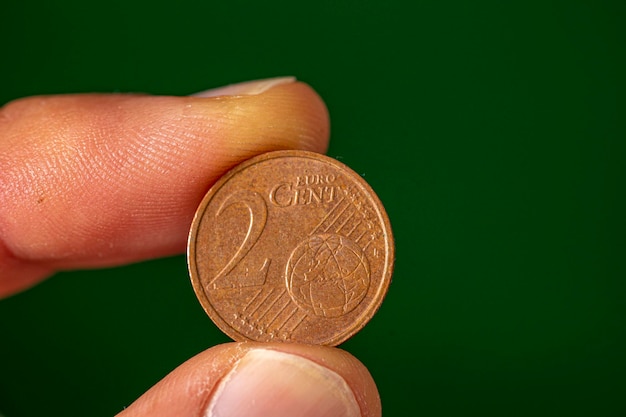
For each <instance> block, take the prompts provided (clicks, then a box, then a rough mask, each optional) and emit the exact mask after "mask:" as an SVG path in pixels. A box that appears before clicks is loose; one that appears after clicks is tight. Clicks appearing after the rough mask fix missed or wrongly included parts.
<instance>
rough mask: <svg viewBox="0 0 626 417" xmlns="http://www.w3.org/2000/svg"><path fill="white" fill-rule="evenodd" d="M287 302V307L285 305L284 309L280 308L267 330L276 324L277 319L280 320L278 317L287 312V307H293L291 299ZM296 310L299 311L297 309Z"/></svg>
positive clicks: (268, 324)
mask: <svg viewBox="0 0 626 417" xmlns="http://www.w3.org/2000/svg"><path fill="white" fill-rule="evenodd" d="M286 301H287V302H286V303H285V305H284V306H282V307H281V308H280V310H278V312H277V313H276V314H274V317H272V319H271V320H270V321H269V323H267V328H268V329H269V328H270V327H271V326H272V324H274V322H275V321H276V319H277V318H278V316H280V315H281V314H282V313H283V311H285V310H286V309H287V307H289V306H290V305H292V301H291V300H290V299H287V300H286ZM296 309H297V307H296Z"/></svg>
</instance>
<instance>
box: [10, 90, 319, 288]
mask: <svg viewBox="0 0 626 417" xmlns="http://www.w3.org/2000/svg"><path fill="white" fill-rule="evenodd" d="M327 141H328V115H327V111H326V107H325V106H324V104H323V102H322V101H321V99H320V98H319V97H318V95H317V94H316V93H315V92H314V91H313V90H312V89H311V88H310V87H308V86H307V85H306V84H303V83H299V82H296V81H295V80H294V79H292V78H278V79H270V80H262V81H256V82H248V83H243V84H239V85H234V86H229V87H226V88H222V89H218V90H214V91H209V92H204V93H200V94H198V95H197V96H195V97H153V96H139V95H122V94H113V95H104V94H86V95H68V96H49V97H32V98H27V99H21V100H18V101H15V102H13V103H9V104H8V105H6V106H5V107H3V108H1V109H0V297H2V296H3V295H8V294H10V293H12V292H15V291H18V290H19V289H22V288H25V287H27V286H29V285H32V284H33V283H35V282H37V281H39V280H41V279H43V278H44V277H46V276H48V275H50V274H51V273H52V272H54V271H55V270H58V269H67V268H84V267H99V266H111V265H119V264H122V263H127V262H134V261H139V260H143V259H147V258H153V257H160V256H166V255H172V254H176V253H180V252H183V251H184V248H185V241H186V238H187V234H188V230H189V225H190V223H191V219H192V217H193V213H194V211H195V209H196V207H197V206H198V204H199V202H200V200H201V199H202V196H203V195H204V193H205V192H206V191H207V189H208V188H209V187H210V186H211V185H212V183H213V182H214V181H215V180H216V179H217V178H218V177H219V176H221V175H222V174H223V173H224V172H225V171H226V170H228V169H229V168H231V167H232V166H234V165H236V164H237V163H239V162H242V161H243V160H245V159H248V158H250V157H252V156H254V155H256V154H259V153H262V152H267V151H271V150H278V149H307V150H313V151H317V152H323V151H325V150H326V146H327Z"/></svg>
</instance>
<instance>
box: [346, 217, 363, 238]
mask: <svg viewBox="0 0 626 417" xmlns="http://www.w3.org/2000/svg"><path fill="white" fill-rule="evenodd" d="M361 223H363V220H359V221H358V222H357V223H356V224H355V225H354V227H352V229H350V231H349V232H348V233H346V236H347V237H350V236H351V235H352V233H354V231H355V230H356V228H357V227H359V225H360V224H361Z"/></svg>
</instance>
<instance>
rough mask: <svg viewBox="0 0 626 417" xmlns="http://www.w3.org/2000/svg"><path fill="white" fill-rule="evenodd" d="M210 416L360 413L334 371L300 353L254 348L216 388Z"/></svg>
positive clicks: (330, 416) (311, 416) (332, 416)
mask: <svg viewBox="0 0 626 417" xmlns="http://www.w3.org/2000/svg"><path fill="white" fill-rule="evenodd" d="M204 416H205V417H241V416H246V417H287V416H289V417H336V416H345V417H360V416H361V412H360V410H359V406H358V404H357V402H356V398H355V397H354V393H353V392H352V390H351V389H350V387H349V386H348V384H347V383H346V381H345V380H344V379H343V378H342V377H341V376H339V374H337V373H336V372H334V371H331V370H330V369H328V368H325V367H323V366H321V365H318V364H317V363H315V362H313V361H310V360H308V359H305V358H303V357H301V356H296V355H291V354H288V353H283V352H278V351H274V350H268V349H254V350H250V351H249V352H248V353H246V355H245V356H243V357H242V358H241V359H240V360H239V361H238V362H237V364H236V365H235V367H234V368H233V369H232V370H231V371H230V372H229V373H228V375H226V377H225V378H224V379H223V380H222V382H220V385H219V386H218V387H217V389H216V391H215V394H214V395H213V398H212V399H211V402H210V403H209V405H208V407H207V409H206V411H205V413H204Z"/></svg>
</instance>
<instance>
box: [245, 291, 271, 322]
mask: <svg viewBox="0 0 626 417" xmlns="http://www.w3.org/2000/svg"><path fill="white" fill-rule="evenodd" d="M264 289H265V288H264ZM273 292H274V288H270V292H268V293H267V295H266V296H265V297H263V299H262V300H261V302H260V303H259V304H258V305H257V306H256V307H255V308H254V310H252V311H251V312H250V313H249V314H248V317H251V316H252V315H253V314H254V313H256V311H257V310H258V309H259V308H260V307H261V306H262V305H263V303H264V302H265V300H267V299H268V298H269V296H270V295H272V293H273Z"/></svg>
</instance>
